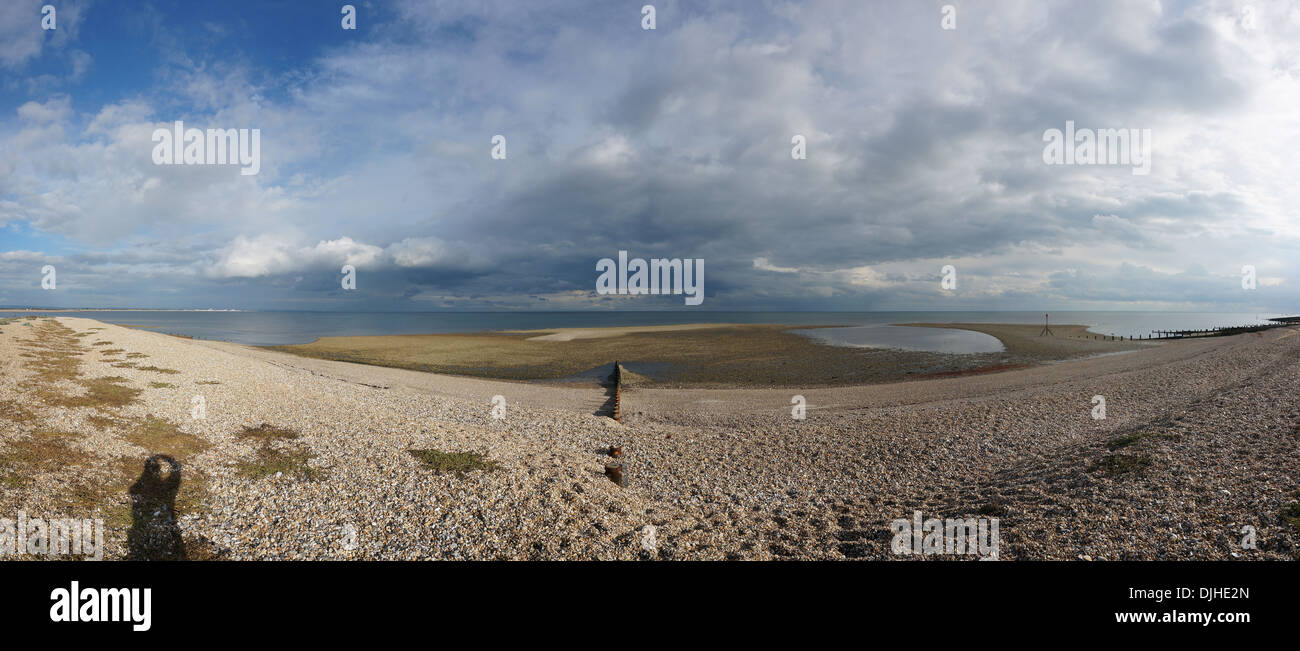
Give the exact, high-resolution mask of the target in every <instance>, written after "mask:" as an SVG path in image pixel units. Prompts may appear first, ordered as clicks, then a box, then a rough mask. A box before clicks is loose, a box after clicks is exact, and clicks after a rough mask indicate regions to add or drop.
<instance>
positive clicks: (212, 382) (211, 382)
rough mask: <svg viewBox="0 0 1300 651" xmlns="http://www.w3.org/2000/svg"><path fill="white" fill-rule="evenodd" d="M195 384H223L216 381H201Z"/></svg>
mask: <svg viewBox="0 0 1300 651" xmlns="http://www.w3.org/2000/svg"><path fill="white" fill-rule="evenodd" d="M195 384H221V383H220V382H218V381H216V380H199V381H198V382H195Z"/></svg>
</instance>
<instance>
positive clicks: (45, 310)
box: [0, 307, 247, 314]
mask: <svg viewBox="0 0 1300 651" xmlns="http://www.w3.org/2000/svg"><path fill="white" fill-rule="evenodd" d="M0 312H32V313H42V314H59V313H65V312H247V310H176V309H170V310H169V309H156V308H143V307H56V308H30V307H0Z"/></svg>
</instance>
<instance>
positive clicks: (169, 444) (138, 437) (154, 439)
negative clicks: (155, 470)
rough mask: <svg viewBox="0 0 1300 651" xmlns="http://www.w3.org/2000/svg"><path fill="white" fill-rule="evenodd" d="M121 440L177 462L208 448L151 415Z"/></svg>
mask: <svg viewBox="0 0 1300 651" xmlns="http://www.w3.org/2000/svg"><path fill="white" fill-rule="evenodd" d="M123 438H125V439H126V440H128V441H130V442H132V443H134V444H136V445H138V446H140V447H142V448H144V449H145V450H146V451H148V453H149V454H151V455H152V454H165V455H168V456H170V457H173V458H175V459H176V460H178V461H184V460H185V459H186V458H187V457H189V456H190V455H193V454H198V453H200V452H202V451H204V450H206V449H207V448H208V443H207V442H206V441H204V440H203V439H201V438H199V437H197V436H194V435H191V434H186V433H185V432H182V431H181V430H180V428H179V427H177V426H176V424H175V423H173V422H171V421H169V420H167V419H165V418H157V417H155V416H154V415H153V414H149V415H147V416H145V417H144V418H143V419H142V420H139V421H137V422H136V424H135V426H134V427H132V428H131V429H130V430H128V431H127V432H126V433H125V435H124V436H123Z"/></svg>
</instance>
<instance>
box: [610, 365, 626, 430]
mask: <svg viewBox="0 0 1300 651" xmlns="http://www.w3.org/2000/svg"><path fill="white" fill-rule="evenodd" d="M610 379H611V380H613V381H614V420H615V421H617V422H620V423H621V422H623V365H622V364H619V363H618V362H614V372H613V373H611V374H610Z"/></svg>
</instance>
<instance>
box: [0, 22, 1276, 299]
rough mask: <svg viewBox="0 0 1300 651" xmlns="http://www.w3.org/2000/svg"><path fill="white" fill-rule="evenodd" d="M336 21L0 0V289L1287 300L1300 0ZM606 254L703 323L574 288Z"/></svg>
mask: <svg viewBox="0 0 1300 651" xmlns="http://www.w3.org/2000/svg"><path fill="white" fill-rule="evenodd" d="M47 3H48V4H52V5H53V6H54V7H55V8H56V12H57V13H56V14H55V17H56V28H55V29H54V30H44V29H42V26H41V21H42V5H44V4H47ZM343 4H345V3H343V2H335V1H321V0H256V1H249V2H221V3H195V2H186V1H181V0H175V1H164V0H154V1H141V2H124V1H123V2H108V1H106V0H100V1H98V2H95V1H93V0H80V1H75V2H74V1H72V0H4V2H0V116H2V117H0V305H43V306H96V307H126V306H147V307H165V308H208V307H215V308H243V309H316V310H353V309H393V310H441V309H488V310H494V309H541V310H575V309H620V310H622V309H659V308H671V309H706V310H707V309H714V310H723V309H826V310H884V309H1025V310H1037V309H1138V310H1141V309H1171V310H1241V311H1259V310H1262V311H1279V312H1294V311H1297V310H1300V256H1297V255H1296V254H1295V252H1296V251H1297V243H1298V236H1300V221H1297V219H1298V217H1300V215H1298V213H1297V206H1300V155H1297V154H1296V150H1297V147H1300V128H1297V125H1298V124H1300V2H1292V1H1277V2H1263V1H1256V2H1253V3H1252V2H1235V1H1233V2H1229V1H1223V2H1216V1H1211V2H1178V1H1168V2H1157V1H1153V0H1148V1H1142V0H1123V1H1119V2H1107V1H1105V0H1088V1H1086V2H1083V1H1075V2H1050V1H1043V0H1025V1H1023V2H1016V1H991V0H981V1H978V2H976V1H970V0H967V1H964V2H963V1H961V0H957V1H955V2H954V1H949V2H931V1H928V0H909V1H907V2H899V1H897V0H882V1H880V2H872V1H868V0H845V1H842V2H836V1H826V2H817V1H809V2H777V1H770V2H765V1H761V0H738V1H736V2H708V1H705V0H699V1H690V2H679V1H673V0H657V1H655V2H653V4H654V7H655V27H656V28H655V29H654V30H646V29H643V28H642V23H643V16H642V5H643V4H645V2H644V1H643V0H635V1H631V2H624V1H621V0H587V1H584V2H568V1H563V0H555V1H548V2H519V1H517V0H511V1H505V2H491V1H487V2H450V1H437V0H422V1H415V0H411V1H402V0H392V1H387V0H385V1H383V2H380V1H378V0H354V2H353V4H354V5H355V7H356V17H357V29H356V30H344V29H342V26H341V19H342V18H341V14H340V7H341V6H342V5H343ZM945 4H950V5H952V6H953V8H954V11H953V12H948V14H947V17H948V18H955V29H944V27H945V25H944V20H945V10H944V8H943V7H944V5H945ZM949 26H951V24H950V25H949ZM177 120H180V121H183V122H184V123H185V125H186V127H197V128H203V129H206V128H222V129H244V128H248V129H253V128H256V129H260V133H261V168H260V172H259V173H258V174H256V175H241V174H240V170H239V167H238V166H229V165H227V166H218V165H212V166H209V165H157V164H155V163H154V160H153V157H152V152H153V149H154V144H155V143H154V142H153V138H152V134H153V132H154V130H155V129H157V128H159V127H169V126H171V125H172V123H174V122H175V121H177ZM1067 121H1073V122H1074V123H1075V124H1076V125H1077V126H1078V127H1079V128H1092V129H1104V128H1116V129H1149V130H1150V134H1151V137H1152V141H1151V170H1150V173H1149V174H1147V175H1135V174H1133V173H1132V166H1131V165H1130V166H1124V165H1074V166H1071V165H1048V164H1046V163H1045V162H1044V156H1043V154H1044V141H1043V139H1044V132H1045V131H1046V130H1048V129H1053V128H1055V129H1062V130H1063V129H1064V128H1065V124H1066V122H1067ZM497 134H501V135H504V136H505V137H506V159H505V160H494V159H493V158H492V156H491V151H492V146H493V145H492V138H493V136H495V135H497ZM795 135H802V136H804V138H805V139H806V142H807V145H806V152H807V154H806V159H803V160H796V159H794V158H793V157H792V156H791V150H792V144H791V143H792V138H793V137H794V136H795ZM619 250H626V251H628V252H629V254H630V255H631V256H633V257H647V258H649V257H667V258H703V259H704V260H705V294H706V296H707V298H706V300H705V301H704V303H703V305H702V306H700V307H697V308H688V307H686V306H684V305H683V302H682V300H681V297H650V296H640V297H617V296H600V295H597V294H596V292H595V281H596V276H597V273H596V271H595V265H596V261H597V260H599V259H600V258H604V257H616V256H617V252H618V251H619ZM344 264H352V265H354V266H355V268H356V269H357V276H356V277H357V289H356V290H355V291H345V290H343V289H342V288H341V286H340V278H341V274H340V268H341V267H342V265H344ZM45 265H53V266H54V267H55V269H56V272H57V288H56V289H54V290H52V291H49V290H42V289H41V279H42V271H41V270H42V267H44V266H45ZM945 265H952V266H953V267H954V269H955V270H956V280H957V286H956V288H955V289H954V290H951V291H948V290H945V289H944V288H943V287H941V282H940V281H941V277H942V275H941V269H942V268H943V267H944V266H945ZM1244 265H1253V266H1254V267H1255V269H1256V274H1257V285H1256V289H1254V290H1246V289H1243V287H1242V267H1243V266H1244Z"/></svg>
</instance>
